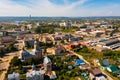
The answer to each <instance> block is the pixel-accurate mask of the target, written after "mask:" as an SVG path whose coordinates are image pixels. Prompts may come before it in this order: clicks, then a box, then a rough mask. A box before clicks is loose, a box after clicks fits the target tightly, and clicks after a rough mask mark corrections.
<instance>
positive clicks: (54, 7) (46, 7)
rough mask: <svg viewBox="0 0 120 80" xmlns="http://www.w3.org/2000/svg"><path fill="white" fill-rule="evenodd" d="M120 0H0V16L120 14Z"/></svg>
mask: <svg viewBox="0 0 120 80" xmlns="http://www.w3.org/2000/svg"><path fill="white" fill-rule="evenodd" d="M119 9H120V0H0V16H29V15H31V16H47V17H54V16H55V17H60V16H62V17H63V16H64V17H84V16H120V10H119Z"/></svg>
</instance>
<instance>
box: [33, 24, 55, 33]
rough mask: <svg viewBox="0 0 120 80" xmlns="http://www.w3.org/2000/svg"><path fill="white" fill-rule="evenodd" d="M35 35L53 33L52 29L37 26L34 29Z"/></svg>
mask: <svg viewBox="0 0 120 80" xmlns="http://www.w3.org/2000/svg"><path fill="white" fill-rule="evenodd" d="M35 33H37V34H42V33H49V34H51V33H54V27H49V26H47V27H46V26H38V27H37V28H36V29H35Z"/></svg>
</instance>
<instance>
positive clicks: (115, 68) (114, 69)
mask: <svg viewBox="0 0 120 80" xmlns="http://www.w3.org/2000/svg"><path fill="white" fill-rule="evenodd" d="M107 71H109V72H112V73H118V72H120V70H119V69H118V68H117V67H116V66H114V65H109V66H108V67H107Z"/></svg>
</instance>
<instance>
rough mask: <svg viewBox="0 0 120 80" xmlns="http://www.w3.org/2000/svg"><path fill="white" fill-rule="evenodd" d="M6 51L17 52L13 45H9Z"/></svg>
mask: <svg viewBox="0 0 120 80" xmlns="http://www.w3.org/2000/svg"><path fill="white" fill-rule="evenodd" d="M6 49H7V51H16V50H17V49H16V48H15V46H14V44H13V43H9V44H8V45H7V47H6Z"/></svg>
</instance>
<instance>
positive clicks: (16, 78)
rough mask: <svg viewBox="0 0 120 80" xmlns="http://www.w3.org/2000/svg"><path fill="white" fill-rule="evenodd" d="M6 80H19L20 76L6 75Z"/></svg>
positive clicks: (16, 74) (17, 74) (15, 74)
mask: <svg viewBox="0 0 120 80" xmlns="http://www.w3.org/2000/svg"><path fill="white" fill-rule="evenodd" d="M8 80H20V74H19V73H15V72H13V73H12V74H8Z"/></svg>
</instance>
